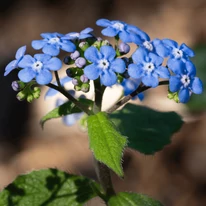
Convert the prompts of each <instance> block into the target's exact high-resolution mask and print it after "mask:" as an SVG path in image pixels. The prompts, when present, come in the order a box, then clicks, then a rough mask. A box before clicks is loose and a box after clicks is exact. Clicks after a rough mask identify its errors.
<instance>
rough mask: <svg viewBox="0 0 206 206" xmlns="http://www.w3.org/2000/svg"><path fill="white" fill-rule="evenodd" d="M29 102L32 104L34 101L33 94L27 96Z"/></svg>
mask: <svg viewBox="0 0 206 206" xmlns="http://www.w3.org/2000/svg"><path fill="white" fill-rule="evenodd" d="M26 100H27V102H29V103H31V102H32V101H33V100H34V96H33V95H32V94H29V95H27V97H26Z"/></svg>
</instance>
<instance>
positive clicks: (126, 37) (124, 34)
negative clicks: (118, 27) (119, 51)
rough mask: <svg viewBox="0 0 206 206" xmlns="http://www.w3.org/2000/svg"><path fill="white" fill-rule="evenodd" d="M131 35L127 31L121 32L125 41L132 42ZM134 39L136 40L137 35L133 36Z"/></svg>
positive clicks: (120, 35) (120, 36) (120, 34)
mask: <svg viewBox="0 0 206 206" xmlns="http://www.w3.org/2000/svg"><path fill="white" fill-rule="evenodd" d="M130 36H131V35H130V34H129V33H128V32H126V31H120V32H119V38H120V39H121V40H122V41H123V42H124V43H130V42H132V39H131V37H130ZM133 39H134V40H135V37H133Z"/></svg>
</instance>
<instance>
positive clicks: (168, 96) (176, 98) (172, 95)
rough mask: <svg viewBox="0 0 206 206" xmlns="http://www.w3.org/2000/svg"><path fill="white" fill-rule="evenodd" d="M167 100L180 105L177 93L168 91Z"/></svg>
mask: <svg viewBox="0 0 206 206" xmlns="http://www.w3.org/2000/svg"><path fill="white" fill-rule="evenodd" d="M167 98H168V99H171V100H174V101H175V102H176V103H179V102H180V101H179V97H178V93H177V92H174V93H173V92H171V91H168V95H167Z"/></svg>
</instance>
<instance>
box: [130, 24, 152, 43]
mask: <svg viewBox="0 0 206 206" xmlns="http://www.w3.org/2000/svg"><path fill="white" fill-rule="evenodd" d="M127 31H130V32H134V33H135V34H137V35H138V36H140V37H141V39H142V41H150V37H149V36H148V35H147V34H146V33H145V32H144V31H142V30H141V29H139V28H138V27H136V26H133V25H127Z"/></svg>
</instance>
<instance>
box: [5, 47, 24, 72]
mask: <svg viewBox="0 0 206 206" xmlns="http://www.w3.org/2000/svg"><path fill="white" fill-rule="evenodd" d="M25 52H26V46H22V47H20V48H19V49H18V50H17V52H16V56H15V58H16V59H15V60H13V61H11V62H10V63H9V64H8V65H7V66H6V68H5V72H4V76H6V75H8V74H9V73H10V72H11V71H12V70H14V69H16V68H18V64H19V62H20V61H21V60H22V58H23V56H24V54H25Z"/></svg>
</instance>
